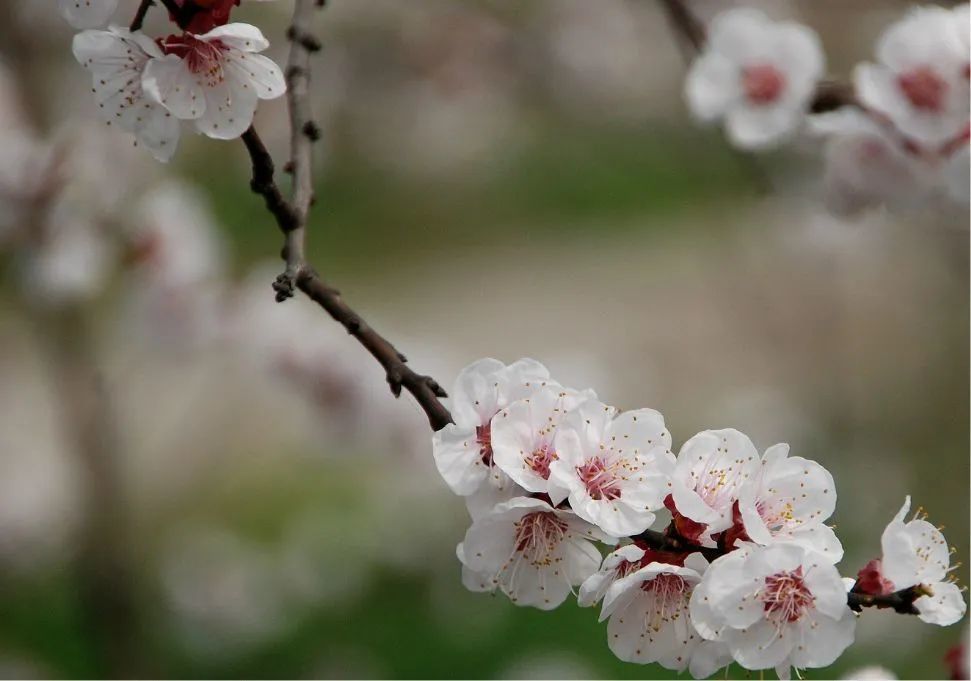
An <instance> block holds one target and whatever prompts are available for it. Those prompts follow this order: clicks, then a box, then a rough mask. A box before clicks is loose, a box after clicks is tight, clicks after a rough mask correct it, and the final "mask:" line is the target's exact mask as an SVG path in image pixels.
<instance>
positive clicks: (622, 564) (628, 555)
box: [577, 544, 646, 608]
mask: <svg viewBox="0 0 971 681" xmlns="http://www.w3.org/2000/svg"><path fill="white" fill-rule="evenodd" d="M645 553H646V552H645V551H644V549H642V548H641V547H639V546H637V545H636V544H627V545H626V546H621V547H620V548H619V549H617V550H616V551H614V552H613V553H610V554H608V555H607V556H606V557H605V558H604V560H603V563H601V565H600V569H599V570H597V572H595V573H594V574H592V575H590V576H589V577H587V579H586V580H585V581H584V582H583V584H581V585H580V591H579V593H578V594H577V604H578V605H579V606H580V607H581V608H588V607H590V606H591V605H596V604H597V603H599V602H600V601H601V600H603V597H604V595H606V593H607V589H609V588H610V586H611V585H612V584H613V583H614V582H616V581H617V580H618V579H621V578H623V577H626V576H627V575H629V574H630V573H631V572H635V571H636V570H639V569H640V568H641V567H643V566H642V564H641V559H642V558H643V557H644V556H645Z"/></svg>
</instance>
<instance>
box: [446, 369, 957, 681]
mask: <svg viewBox="0 0 971 681" xmlns="http://www.w3.org/2000/svg"><path fill="white" fill-rule="evenodd" d="M452 413H453V417H454V423H452V424H450V425H448V426H446V427H445V428H443V429H442V430H440V431H439V432H437V433H436V434H435V435H434V438H433V453H434V459H435V463H436V465H437V467H438V470H439V472H440V473H441V475H442V477H443V478H444V480H445V482H446V483H447V484H448V486H449V487H450V488H451V489H452V491H454V492H455V493H456V494H458V495H460V496H462V497H464V498H465V501H466V506H467V508H468V511H469V514H470V516H471V519H472V524H471V527H469V529H468V531H467V532H466V534H465V537H464V539H463V541H462V542H461V543H460V544H459V545H458V547H457V549H456V553H457V556H458V559H459V561H460V562H461V564H462V581H463V583H464V585H465V586H466V587H467V588H468V589H470V590H472V591H482V592H496V591H499V592H502V593H503V594H505V595H506V596H508V597H509V599H510V600H511V601H512V602H513V603H516V604H517V605H521V606H531V607H536V608H539V609H542V610H550V609H553V608H556V607H557V606H559V605H560V604H562V603H563V602H565V601H566V599H567V598H568V597H569V596H570V595H571V594H572V593H574V592H575V590H577V589H578V591H576V593H577V599H578V603H579V604H580V605H581V606H593V605H596V604H598V603H601V614H600V618H601V620H605V619H606V620H609V623H608V626H607V644H608V646H609V647H610V649H611V650H612V651H613V652H614V653H615V654H616V655H617V656H618V657H619V658H620V659H622V660H625V661H628V662H638V663H651V662H656V663H659V664H661V665H662V666H664V667H666V668H668V669H672V670H676V671H679V672H680V671H683V670H685V669H687V670H689V671H690V673H691V674H692V675H693V676H694V677H695V678H705V677H707V676H709V675H711V674H713V673H714V672H715V671H716V670H717V669H719V668H721V667H724V666H725V665H727V664H729V663H731V662H732V661H733V660H734V661H736V662H738V663H739V664H740V665H742V666H743V667H745V668H747V669H769V668H774V669H775V670H776V672H777V673H778V675H779V677H780V678H788V676H789V673H790V669H791V668H793V667H795V668H796V669H802V668H813V667H824V666H827V665H829V664H831V663H833V662H834V661H835V660H836V659H837V658H838V657H839V655H840V654H841V653H842V652H843V651H844V650H845V649H846V648H847V647H848V646H849V645H850V644H851V643H852V642H853V639H854V631H855V628H856V623H857V614H856V612H855V611H854V610H858V609H859V607H860V606H859V605H856V608H854V607H851V606H853V605H855V604H856V601H854V600H853V599H854V598H856V599H860V598H864V599H866V598H870V599H873V598H876V597H881V596H889V595H891V594H896V595H901V597H903V595H904V594H903V593H902V592H905V590H908V589H909V590H910V591H909V592H906V593H909V594H910V596H912V599H911V602H910V603H909V604H910V605H911V606H912V608H913V609H914V612H916V613H917V614H918V615H919V617H920V618H921V619H922V620H924V621H926V622H929V623H932V624H939V625H948V624H953V623H955V622H957V621H958V620H960V619H961V618H962V617H963V615H964V612H965V608H966V606H965V602H964V599H963V596H962V594H961V591H960V589H959V588H958V587H957V586H956V585H955V584H954V583H953V582H952V581H951V580H950V579H949V578H948V573H949V572H950V571H951V570H952V569H953V568H951V566H950V552H949V550H948V546H947V543H946V542H945V540H944V537H943V536H942V535H941V533H940V531H939V530H938V529H936V528H934V527H933V526H932V525H930V524H929V523H928V522H927V521H926V520H924V519H922V518H914V519H911V520H910V521H907V520H906V515H907V512H908V509H909V504H910V500H909V498H908V500H907V502H906V503H905V505H904V508H903V509H901V511H900V513H898V515H897V516H896V517H895V518H894V519H893V521H892V522H891V523H890V524H889V525H888V526H887V529H886V530H885V531H884V533H883V538H882V549H883V553H882V556H881V558H879V559H876V560H874V561H871V562H870V563H869V564H868V565H867V566H866V567H865V568H864V569H863V570H861V571H860V574H859V576H858V577H859V578H858V579H857V580H853V579H845V578H843V577H841V575H840V572H839V570H838V569H837V567H836V564H837V563H838V562H839V561H840V560H841V558H842V557H843V547H842V545H841V543H840V541H839V539H838V538H837V537H836V535H835V533H834V532H833V529H832V528H831V527H830V526H829V525H827V524H826V521H827V520H828V519H829V517H830V516H831V515H832V514H833V512H834V510H835V508H836V487H835V485H834V482H833V477H832V476H831V475H830V473H829V472H828V471H827V470H826V469H825V468H824V467H823V466H821V465H820V464H819V463H817V462H815V461H811V460H809V459H805V458H803V457H799V456H791V455H790V453H789V447H788V445H785V444H777V445H775V446H773V447H769V448H768V449H767V450H766V451H765V452H764V453H762V454H760V453H759V451H758V450H757V449H756V447H755V445H754V444H753V443H752V441H751V440H750V439H749V438H748V437H747V436H746V435H745V434H743V433H741V432H739V431H738V430H734V429H730V428H729V429H720V430H706V431H704V432H701V433H698V434H697V435H694V436H693V437H691V438H689V439H688V440H687V441H686V442H684V444H683V445H682V446H681V447H680V449H679V451H678V453H677V455H675V454H674V453H673V452H672V449H671V448H672V437H671V434H670V432H669V431H668V430H667V428H666V426H665V422H664V417H663V416H662V415H661V413H660V412H658V411H656V410H654V409H634V410H628V411H621V410H618V409H616V408H615V407H612V406H609V405H607V404H604V403H603V402H601V401H600V400H599V399H598V398H597V396H596V394H595V393H594V392H593V391H591V390H577V389H574V388H570V387H566V386H563V385H561V384H560V383H559V382H557V381H556V380H554V379H553V378H551V377H550V374H549V371H548V370H547V369H546V367H544V366H543V365H542V364H540V363H539V362H537V361H535V360H531V359H520V360H518V361H516V362H514V363H512V364H509V365H505V364H503V363H502V362H499V361H497V360H495V359H482V360H479V361H477V362H475V363H473V364H471V365H470V366H468V367H466V368H465V369H464V370H463V371H462V372H461V373H460V375H459V376H458V378H457V380H456V383H455V387H454V390H453V392H452ZM662 513H664V514H665V520H663V521H661V522H659V517H660V514H662ZM668 516H669V517H670V520H667V519H666V518H667V517H668ZM655 526H657V527H655ZM598 543H599V544H606V545H608V546H611V547H615V548H614V550H613V551H612V552H611V553H609V554H608V555H606V556H605V557H602V555H601V552H600V550H599V549H598V546H597V545H598ZM868 604H875V605H880V602H877V601H872V600H871V603H868Z"/></svg>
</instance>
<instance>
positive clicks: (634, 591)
mask: <svg viewBox="0 0 971 681" xmlns="http://www.w3.org/2000/svg"><path fill="white" fill-rule="evenodd" d="M648 560H649V558H647V557H645V558H642V560H641V561H640V565H638V566H637V567H636V568H635V570H636V571H634V572H632V573H630V574H627V575H626V576H623V577H621V578H620V579H618V580H616V581H614V582H613V583H612V584H611V585H610V586H609V587H608V588H607V590H606V595H605V597H604V604H603V608H602V610H601V613H600V621H601V622H602V621H603V620H605V619H607V618H608V617H609V618H610V622H609V623H608V625H607V645H608V646H609V647H610V650H611V651H612V652H613V653H614V655H616V656H617V657H618V658H620V659H621V660H623V661H625V662H637V663H640V664H647V663H650V662H657V663H659V664H660V665H661V666H663V667H665V668H667V669H672V670H675V671H678V672H680V671H683V670H684V669H686V668H688V667H689V665H690V670H691V674H692V676H694V677H696V678H704V677H707V676H710V675H711V674H712V673H713V672H714V671H715V670H716V669H718V668H719V667H722V666H724V665H726V664H728V663H729V662H731V656H729V655H728V649H727V647H726V646H725V645H724V644H723V643H720V642H717V641H706V640H704V639H703V638H702V637H701V636H699V634H698V632H697V631H695V628H694V626H692V624H691V618H690V616H689V611H688V604H689V602H690V599H691V593H692V591H693V590H694V587H695V585H696V584H698V582H699V581H701V576H702V575H703V574H704V572H705V570H706V569H707V567H708V562H707V561H706V560H705V559H704V558H702V556H701V554H698V553H693V554H691V555H690V556H688V557H687V558H685V559H684V561H683V562H684V564H683V565H680V564H671V563H666V562H661V561H659V560H653V559H652V560H650V561H649V562H647V561H648ZM645 562H646V565H645ZM678 562H679V563H680V562H681V561H678ZM641 565H643V567H641ZM591 579H592V578H591ZM588 581H589V580H588Z"/></svg>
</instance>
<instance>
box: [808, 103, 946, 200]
mask: <svg viewBox="0 0 971 681" xmlns="http://www.w3.org/2000/svg"><path fill="white" fill-rule="evenodd" d="M809 127H810V130H811V131H812V132H813V133H815V134H818V135H821V136H825V137H829V138H830V139H829V141H828V142H827V144H826V149H825V163H826V170H825V174H824V178H823V183H824V188H825V192H826V201H827V203H828V204H829V207H830V209H831V210H833V211H834V212H836V213H840V214H852V213H856V212H858V211H860V210H863V209H865V208H868V207H871V206H881V205H886V206H889V207H891V208H906V207H909V206H912V205H919V204H920V203H921V202H922V201H924V200H926V199H927V198H928V197H929V196H930V195H931V193H932V192H931V189H932V187H933V183H934V181H935V178H934V177H933V173H932V172H930V169H929V168H928V167H926V166H925V165H924V164H923V163H922V162H921V160H920V159H919V158H918V157H917V156H915V155H914V154H912V153H909V152H908V151H907V149H905V148H904V146H903V144H902V141H901V140H899V139H897V138H896V137H894V136H893V135H892V134H891V131H890V130H888V129H887V126H886V125H882V124H880V123H878V122H877V121H875V120H874V119H873V118H872V117H871V116H869V115H867V114H866V113H864V112H862V111H859V110H858V109H856V108H850V107H844V108H842V109H839V110H837V111H832V112H829V113H825V114H819V115H816V116H811V117H810V118H809Z"/></svg>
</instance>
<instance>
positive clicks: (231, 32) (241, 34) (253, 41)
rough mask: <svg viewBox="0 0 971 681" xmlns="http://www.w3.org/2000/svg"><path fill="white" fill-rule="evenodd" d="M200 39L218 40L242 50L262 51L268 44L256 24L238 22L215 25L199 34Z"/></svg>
mask: <svg viewBox="0 0 971 681" xmlns="http://www.w3.org/2000/svg"><path fill="white" fill-rule="evenodd" d="M199 39H200V40H205V41H207V42H208V41H212V40H218V41H219V42H221V43H222V44H223V45H225V46H227V47H232V48H234V49H237V50H242V51H243V52H262V51H263V50H265V49H266V48H268V47H269V46H270V41H269V40H267V39H266V37H265V36H264V35H263V32H262V31H260V29H258V28H257V27H256V26H253V25H251V24H244V23H240V22H236V23H232V24H225V25H223V26H217V27H216V28H214V29H212V30H211V31H209V32H208V33H206V34H204V35H201V36H199Z"/></svg>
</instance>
